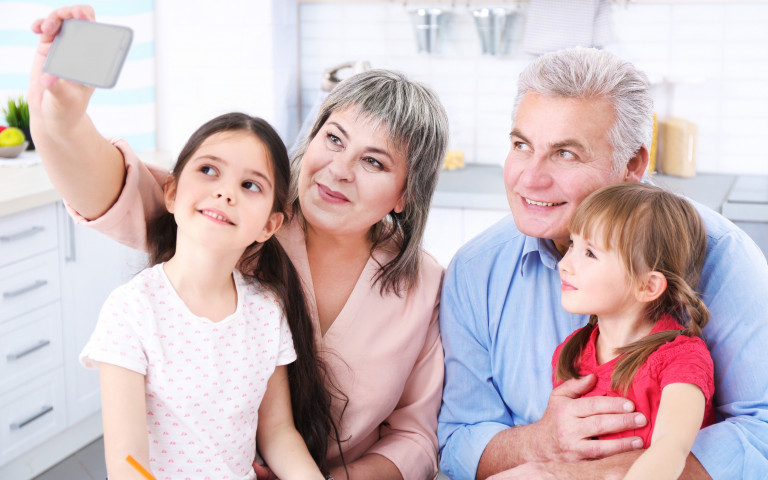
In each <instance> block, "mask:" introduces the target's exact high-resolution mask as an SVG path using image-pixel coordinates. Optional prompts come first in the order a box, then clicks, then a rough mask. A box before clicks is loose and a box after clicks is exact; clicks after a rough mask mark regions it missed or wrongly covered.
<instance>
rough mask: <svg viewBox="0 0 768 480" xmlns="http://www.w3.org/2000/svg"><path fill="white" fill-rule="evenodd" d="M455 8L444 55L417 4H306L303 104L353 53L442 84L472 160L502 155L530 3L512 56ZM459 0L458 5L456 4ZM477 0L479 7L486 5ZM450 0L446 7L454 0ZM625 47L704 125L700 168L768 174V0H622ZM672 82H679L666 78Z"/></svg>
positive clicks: (678, 106) (664, 96)
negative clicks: (485, 43)
mask: <svg viewBox="0 0 768 480" xmlns="http://www.w3.org/2000/svg"><path fill="white" fill-rule="evenodd" d="M452 3H453V5H454V6H453V7H452V11H453V15H452V16H451V20H450V23H449V24H448V25H447V26H446V28H445V29H444V30H443V32H442V37H441V43H440V50H439V53H438V54H436V55H425V54H418V53H417V52H416V42H415V40H414V34H413V29H412V27H411V21H410V17H409V15H408V10H409V9H412V8H414V6H416V3H415V2H387V3H383V2H382V3H375V2H374V3H362V2H361V3H320V4H315V3H312V4H302V5H300V6H299V19H300V21H299V46H300V69H301V110H302V112H308V111H309V110H310V108H311V107H312V104H313V102H315V101H316V99H317V98H318V95H319V86H320V76H321V73H322V71H323V70H324V69H325V68H327V67H330V66H333V65H336V64H339V63H342V62H345V61H348V60H369V61H370V62H371V64H372V65H373V66H374V67H380V68H393V69H397V70H401V71H404V72H406V73H408V74H409V75H410V76H411V77H412V78H414V79H417V80H421V81H423V82H426V83H428V84H430V85H431V86H432V87H433V88H434V89H435V90H436V91H437V93H438V94H439V95H440V97H441V99H442V100H443V103H444V104H445V106H446V109H447V110H448V113H449V116H450V118H451V123H452V125H451V126H452V130H453V131H452V147H453V148H461V149H463V150H464V151H465V155H466V158H467V161H468V162H478V163H495V164H501V163H502V162H503V160H504V158H505V156H506V153H507V149H508V140H507V134H508V132H509V129H510V125H511V116H510V114H511V109H512V103H513V99H514V94H515V91H516V78H517V75H518V73H519V72H520V70H521V69H522V68H523V67H524V66H525V65H526V64H527V63H528V62H529V61H530V58H531V57H530V56H528V55H527V54H525V53H523V52H522V51H521V45H522V38H523V29H524V24H525V22H524V17H525V6H522V7H519V8H520V11H519V14H518V15H517V17H516V21H515V31H514V33H513V36H512V39H511V43H510V48H509V53H508V54H507V55H506V56H503V57H490V56H484V55H481V54H480V43H479V40H478V38H477V33H476V31H475V27H474V23H473V19H472V17H471V14H470V11H471V7H467V5H466V3H465V4H463V5H462V2H452ZM446 5H447V3H446ZM476 6H477V5H475V7H476ZM443 7H445V6H443ZM611 8H612V13H613V31H614V39H615V40H614V42H613V43H612V44H610V45H608V46H606V48H608V49H610V50H613V51H615V52H617V53H619V54H620V55H622V56H623V57H625V58H627V59H628V60H630V61H633V62H634V63H636V64H637V65H638V66H639V67H641V68H642V69H643V70H645V71H646V73H648V74H649V77H650V78H651V80H652V81H654V82H656V83H657V84H656V85H655V86H654V87H653V93H654V97H655V99H656V102H657V110H658V112H659V114H660V115H661V116H664V115H666V114H670V115H675V116H680V117H684V118H687V119H689V120H691V121H693V122H695V123H697V124H698V126H699V136H698V151H697V166H698V170H699V171H700V172H723V173H753V174H768V149H765V148H764V147H763V144H764V138H765V135H766V132H768V28H765V25H766V23H768V2H760V3H755V2H750V3H739V2H737V1H728V2H726V1H723V2H720V3H713V2H705V3H690V2H686V3H673V2H665V3H662V2H659V3H640V4H638V3H629V4H628V5H622V4H613V5H612V7H611ZM666 80H671V81H672V82H673V83H672V85H671V87H670V86H668V84H666V83H663V81H666Z"/></svg>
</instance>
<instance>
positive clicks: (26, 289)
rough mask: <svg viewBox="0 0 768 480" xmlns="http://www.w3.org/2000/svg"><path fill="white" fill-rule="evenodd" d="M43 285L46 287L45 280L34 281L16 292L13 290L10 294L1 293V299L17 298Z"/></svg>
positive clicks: (46, 282)
mask: <svg viewBox="0 0 768 480" xmlns="http://www.w3.org/2000/svg"><path fill="white" fill-rule="evenodd" d="M45 285H48V281H47V280H35V283H33V284H32V285H27V286H26V287H21V288H20V289H18V290H13V291H11V292H3V298H13V297H18V296H19V295H21V294H24V293H27V292H29V291H32V290H36V289H38V288H40V287H44V286H45Z"/></svg>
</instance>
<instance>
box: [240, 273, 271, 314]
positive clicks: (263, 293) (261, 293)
mask: <svg viewBox="0 0 768 480" xmlns="http://www.w3.org/2000/svg"><path fill="white" fill-rule="evenodd" d="M232 276H233V278H234V279H235V288H237V292H238V296H242V297H243V298H244V299H245V300H246V301H248V302H252V301H258V302H260V303H262V302H266V303H268V304H270V305H278V306H279V305H280V302H279V300H278V296H277V294H276V293H275V292H274V291H272V289H270V288H267V287H266V286H264V285H263V284H262V283H261V282H259V281H258V280H257V279H255V278H253V277H250V276H246V275H243V274H242V273H241V272H240V271H238V270H235V271H234V272H233V273H232Z"/></svg>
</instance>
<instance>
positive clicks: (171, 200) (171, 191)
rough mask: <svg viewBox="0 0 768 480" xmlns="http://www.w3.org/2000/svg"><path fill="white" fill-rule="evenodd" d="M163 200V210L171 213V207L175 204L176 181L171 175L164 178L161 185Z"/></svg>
mask: <svg viewBox="0 0 768 480" xmlns="http://www.w3.org/2000/svg"><path fill="white" fill-rule="evenodd" d="M163 199H164V200H165V208H166V210H168V212H169V213H173V207H174V205H175V202H176V179H175V178H174V176H173V175H168V176H167V177H165V183H164V184H163Z"/></svg>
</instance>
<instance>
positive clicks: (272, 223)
mask: <svg viewBox="0 0 768 480" xmlns="http://www.w3.org/2000/svg"><path fill="white" fill-rule="evenodd" d="M283 220H285V215H283V214H282V213H280V212H272V213H271V214H270V215H269V219H268V220H267V223H266V224H265V225H264V229H263V230H262V231H261V234H260V235H259V237H258V238H257V239H256V241H257V242H259V243H264V242H266V241H267V240H269V238H270V237H271V236H272V235H274V234H275V233H276V232H277V231H278V230H279V229H280V227H281V226H282V225H283Z"/></svg>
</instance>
